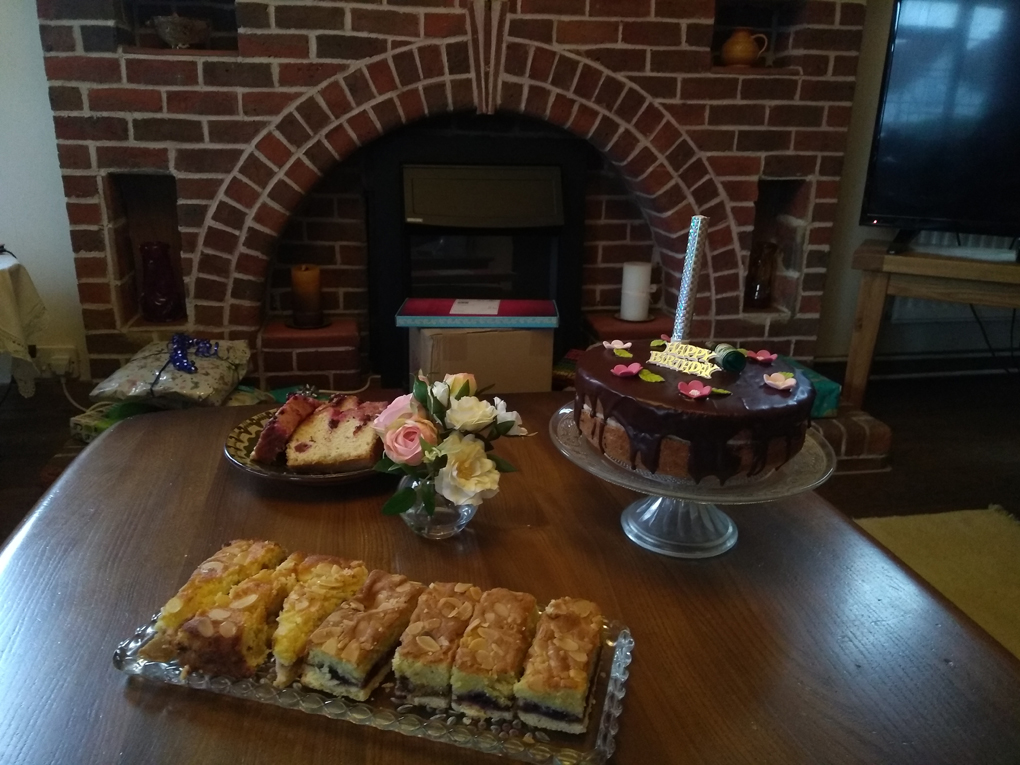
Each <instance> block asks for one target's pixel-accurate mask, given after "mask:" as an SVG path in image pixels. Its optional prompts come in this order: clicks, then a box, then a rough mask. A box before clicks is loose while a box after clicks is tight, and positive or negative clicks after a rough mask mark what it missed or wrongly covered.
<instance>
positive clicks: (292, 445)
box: [287, 401, 386, 473]
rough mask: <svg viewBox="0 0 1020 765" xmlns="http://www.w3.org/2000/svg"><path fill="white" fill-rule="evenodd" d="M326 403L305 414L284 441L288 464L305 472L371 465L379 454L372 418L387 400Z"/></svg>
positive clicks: (342, 469) (383, 406)
mask: <svg viewBox="0 0 1020 765" xmlns="http://www.w3.org/2000/svg"><path fill="white" fill-rule="evenodd" d="M343 407H344V404H343V403H341V405H339V406H337V405H334V404H332V403H326V404H323V405H322V406H320V407H319V408H318V409H316V410H315V411H314V412H312V414H310V415H309V416H308V417H307V418H305V420H304V422H302V423H301V425H300V426H299V427H298V429H297V430H296V431H295V432H294V435H293V436H292V437H291V439H290V442H289V443H288V444H287V467H289V468H292V469H294V470H299V471H302V472H306V473H328V472H345V471H351V470H362V469H367V468H371V467H372V466H373V465H375V463H376V462H378V461H379V457H381V456H382V441H381V440H380V439H379V436H378V434H376V432H375V431H374V430H373V429H372V421H373V420H374V419H375V418H376V417H377V416H378V415H379V414H381V413H382V411H383V410H384V409H385V408H386V404H385V403H383V402H377V401H366V402H364V403H360V404H358V405H357V406H355V407H353V408H343Z"/></svg>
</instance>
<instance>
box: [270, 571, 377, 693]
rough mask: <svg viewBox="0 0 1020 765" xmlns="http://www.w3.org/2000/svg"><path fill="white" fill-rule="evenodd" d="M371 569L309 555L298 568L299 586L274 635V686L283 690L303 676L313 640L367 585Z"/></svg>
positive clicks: (281, 613)
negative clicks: (304, 659)
mask: <svg viewBox="0 0 1020 765" xmlns="http://www.w3.org/2000/svg"><path fill="white" fill-rule="evenodd" d="M367 576H368V569H367V568H365V564H364V563H363V562H361V561H360V560H354V561H352V560H345V559H343V558H337V557H334V556H331V555H309V556H308V557H307V558H305V560H304V561H302V563H301V565H299V566H298V568H297V584H296V585H295V587H294V589H293V590H291V593H290V595H288V596H287V599H286V600H285V601H284V602H283V610H282V611H281V612H280V616H279V618H278V620H277V628H276V632H274V633H273V657H274V659H275V661H276V679H275V681H274V685H276V686H277V687H278V688H282V687H284V686H286V685H289V684H290V683H292V682H294V681H295V680H296V679H297V677H298V675H299V674H300V668H301V658H302V656H303V655H304V652H305V644H306V643H307V642H308V638H309V636H310V635H311V634H312V632H314V631H315V630H316V628H317V627H318V626H319V625H320V624H322V621H323V620H324V619H325V618H326V617H327V616H329V615H330V614H331V613H333V611H335V610H336V609H337V607H339V605H340V604H341V603H342V602H343V601H345V600H347V599H349V598H351V597H352V596H353V595H354V593H356V592H357V591H358V588H359V587H361V585H362V584H364V582H365V578H366V577H367Z"/></svg>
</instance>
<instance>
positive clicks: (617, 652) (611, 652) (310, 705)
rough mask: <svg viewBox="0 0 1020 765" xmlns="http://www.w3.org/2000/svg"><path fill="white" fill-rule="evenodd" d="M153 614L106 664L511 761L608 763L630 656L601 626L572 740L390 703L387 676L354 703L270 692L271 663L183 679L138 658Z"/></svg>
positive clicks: (628, 645) (625, 638) (625, 643)
mask: <svg viewBox="0 0 1020 765" xmlns="http://www.w3.org/2000/svg"><path fill="white" fill-rule="evenodd" d="M158 616H159V614H155V615H154V616H153V617H152V620H151V621H150V622H149V623H148V624H145V625H143V626H141V627H139V628H138V629H137V630H136V631H135V634H134V636H133V637H132V638H130V639H128V640H125V641H124V642H123V643H121V644H120V645H119V646H118V647H117V650H116V651H115V652H114V654H113V665H114V666H115V667H116V668H117V669H119V670H120V671H122V672H125V673H126V674H129V675H139V676H141V677H144V678H147V679H149V680H153V681H156V682H160V683H168V684H170V685H181V686H185V687H187V688H195V689H201V690H206V691H213V692H215V693H222V694H225V695H227V696H236V697H238V698H242V699H252V700H254V701H260V702H262V703H263V704H272V705H274V706H278V707H284V708H285V709H300V710H301V711H302V712H308V713H309V714H315V715H324V716H326V717H331V718H333V719H334V720H346V721H347V722H351V723H355V724H356V725H368V726H371V727H373V728H378V729H379V730H392V731H396V732H397V733H403V734H404V735H405V736H415V737H418V738H427V739H430V740H432V741H439V742H441V743H445V744H450V745H452V746H459V747H464V748H465V749H474V750H476V751H480V752H486V753H488V754H496V755H501V756H503V757H509V758H511V759H514V760H523V761H524V762H533V763H559V765H602V763H605V762H606V760H608V759H609V758H610V757H612V755H613V751H614V750H615V748H616V732H617V730H618V729H619V726H620V719H619V718H620V712H621V711H622V710H623V698H624V694H625V693H626V687H625V686H626V682H627V678H628V676H629V669H628V668H629V665H630V660H631V653H632V651H633V650H634V638H633V637H631V634H630V630H628V629H627V628H626V627H625V626H623V625H622V624H620V623H618V622H614V621H609V622H607V624H606V626H605V628H604V629H603V631H602V651H601V652H600V654H599V661H598V666H597V668H596V671H595V681H594V684H593V688H592V693H591V697H590V698H589V700H588V703H589V705H590V708H589V712H588V730H587V732H586V733H582V734H576V735H574V734H569V733H560V732H558V731H545V730H541V729H539V728H533V727H531V726H529V725H524V724H523V723H521V721H520V720H514V721H513V722H507V721H499V722H494V721H491V720H482V721H479V720H471V719H470V718H467V717H464V716H463V715H461V714H458V713H456V712H451V711H446V712H437V710H435V709H427V708H425V707H418V706H414V705H411V704H407V703H405V702H404V701H403V700H401V699H398V698H393V697H392V696H393V694H392V690H393V681H392V676H391V677H390V678H389V679H388V681H387V682H384V683H383V684H382V685H380V686H379V688H377V689H376V690H375V691H374V692H373V693H372V696H371V697H370V698H369V700H368V701H363V702H358V701H351V700H349V699H343V698H336V697H333V696H329V695H327V694H325V693H322V692H320V691H313V690H309V689H307V688H305V687H304V686H303V685H301V684H300V683H294V684H292V685H291V686H289V687H287V688H276V687H275V686H274V685H273V684H272V679H273V673H274V670H273V669H272V662H271V661H269V662H266V663H265V664H263V665H262V666H261V667H260V668H259V669H258V671H257V672H256V673H255V676H254V677H252V678H249V679H246V680H232V679H230V678H227V677H211V676H209V675H206V674H204V673H202V672H191V673H187V672H185V671H184V669H183V668H182V667H181V666H180V664H178V663H177V661H176V660H174V661H169V662H156V661H148V660H146V659H143V658H142V657H140V656H139V655H138V652H139V650H140V649H141V648H142V646H144V645H145V644H146V643H148V642H149V640H151V639H152V638H153V636H154V635H155V630H154V625H155V623H156V619H157V618H158Z"/></svg>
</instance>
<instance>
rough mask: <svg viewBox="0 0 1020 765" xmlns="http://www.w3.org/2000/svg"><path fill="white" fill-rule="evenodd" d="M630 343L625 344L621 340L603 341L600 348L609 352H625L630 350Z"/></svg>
mask: <svg viewBox="0 0 1020 765" xmlns="http://www.w3.org/2000/svg"><path fill="white" fill-rule="evenodd" d="M630 346H631V344H630V343H625V342H623V340H603V341H602V347H603V348H608V349H609V350H611V351H615V350H627V349H628V348H630Z"/></svg>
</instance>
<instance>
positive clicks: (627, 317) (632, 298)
mask: <svg viewBox="0 0 1020 765" xmlns="http://www.w3.org/2000/svg"><path fill="white" fill-rule="evenodd" d="M651 283H652V264H651V263H640V262H631V263H624V264H623V284H622V288H623V289H622V293H623V294H622V296H621V299H620V318H621V319H623V320H624V321H645V320H647V319H648V302H649V294H650V293H651V291H652V290H651Z"/></svg>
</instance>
